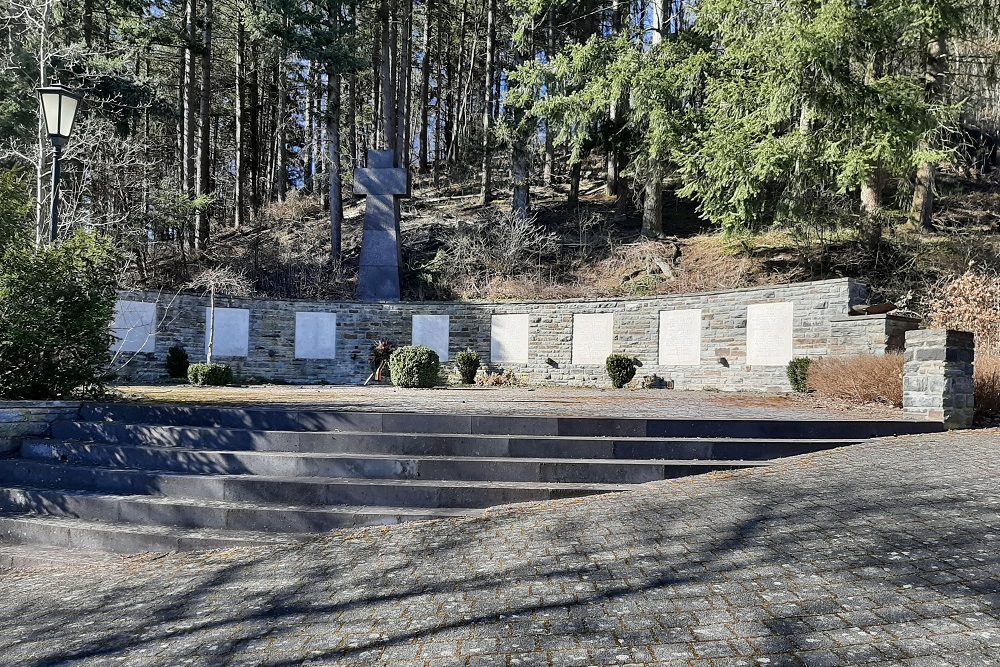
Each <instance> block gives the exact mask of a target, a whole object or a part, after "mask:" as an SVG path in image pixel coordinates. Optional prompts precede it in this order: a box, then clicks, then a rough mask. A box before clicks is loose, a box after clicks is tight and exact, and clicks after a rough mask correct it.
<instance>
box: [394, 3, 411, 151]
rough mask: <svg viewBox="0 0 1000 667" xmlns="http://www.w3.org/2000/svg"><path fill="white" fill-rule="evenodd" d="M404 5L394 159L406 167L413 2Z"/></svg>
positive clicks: (408, 135) (398, 70)
mask: <svg viewBox="0 0 1000 667" xmlns="http://www.w3.org/2000/svg"><path fill="white" fill-rule="evenodd" d="M402 2H403V3H404V8H403V15H402V21H401V23H400V35H399V52H398V54H397V55H398V57H397V58H396V59H395V61H394V62H395V63H396V68H397V69H396V159H397V160H398V161H399V165H400V166H402V167H406V166H408V164H409V161H410V70H411V67H410V60H411V57H412V54H411V51H412V49H411V46H412V40H413V0H402Z"/></svg>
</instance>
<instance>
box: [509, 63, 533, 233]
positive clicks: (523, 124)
mask: <svg viewBox="0 0 1000 667" xmlns="http://www.w3.org/2000/svg"><path fill="white" fill-rule="evenodd" d="M520 48H521V49H524V48H525V47H520ZM529 57H530V56H529V55H528V54H527V53H525V52H524V51H521V52H520V53H518V55H517V63H516V65H517V66H520V65H521V64H522V63H524V62H526V61H527V60H528V58H529ZM511 123H512V124H513V126H514V137H513V140H512V141H511V158H510V171H511V180H512V182H513V185H512V192H511V205H510V207H511V212H513V213H514V214H515V215H522V216H526V215H528V214H530V213H531V138H532V135H533V134H534V130H535V128H534V126H533V125H532V123H531V121H530V119H529V117H528V114H527V111H526V110H525V109H524V107H522V106H521V105H515V106H514V107H513V108H512V110H511Z"/></svg>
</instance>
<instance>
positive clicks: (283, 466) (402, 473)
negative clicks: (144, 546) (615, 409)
mask: <svg viewBox="0 0 1000 667" xmlns="http://www.w3.org/2000/svg"><path fill="white" fill-rule="evenodd" d="M21 456H22V457H23V458H25V459H31V460H38V461H47V462H59V463H68V464H71V465H78V466H80V465H82V466H98V467H110V468H119V467H121V468H140V469H144V470H165V471H171V472H182V473H200V474H206V473H207V474H223V475H273V476H279V477H352V478H360V479H441V480H446V479H459V480H481V481H490V480H492V481H504V482H521V481H524V482H582V483H590V482H596V483H608V484H641V483H644V482H652V481H657V480H662V479H669V478H675V477H684V476H687V475H696V474H699V473H705V472H712V471H715V470H734V469H739V468H748V467H753V466H761V465H769V463H768V462H766V461H729V460H714V461H699V460H655V459H654V460H634V459H618V460H611V459H551V458H525V457H516V458H515V457H487V456H410V457H401V456H399V455H394V454H350V453H346V454H345V453H300V452H258V451H223V450H206V449H200V450H199V449H183V448H180V447H144V446H134V445H124V446H123V445H116V444H108V443H94V442H70V441H58V440H29V441H27V442H25V443H24V444H23V445H22V446H21Z"/></svg>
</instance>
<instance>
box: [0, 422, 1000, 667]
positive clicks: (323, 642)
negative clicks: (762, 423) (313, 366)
mask: <svg viewBox="0 0 1000 667" xmlns="http://www.w3.org/2000/svg"><path fill="white" fill-rule="evenodd" d="M998 479H1000V430H988V431H966V432H961V433H952V434H935V435H923V436H910V437H903V438H891V439H884V440H877V441H872V442H870V443H867V444H863V445H856V446H852V447H845V448H842V449H838V450H833V451H829V452H823V453H818V454H811V455H807V456H803V457H798V458H791V459H785V460H783V461H781V462H779V463H778V464H776V465H775V466H772V467H770V468H767V469H752V470H745V471H739V472H727V473H714V474H710V475H705V476H701V477H694V478H686V479H680V480H675V481H667V482H656V483H651V484H648V485H645V486H643V487H640V488H638V489H637V490H635V491H628V492H625V493H621V494H614V495H608V496H600V497H595V498H589V499H582V500H572V501H559V502H551V503H537V504H530V505H519V506H508V507H503V508H498V509H495V510H492V511H490V512H488V514H487V515H486V516H485V517H484V518H476V519H446V520H442V521H435V522H427V523H422V524H411V525H403V526H398V527H392V528H384V529H365V530H360V531H353V532H342V533H335V534H331V535H330V536H328V537H324V538H321V539H318V540H316V541H315V542H311V543H307V544H305V545H304V546H298V547H292V548H284V547H283V548H271V549H246V550H232V551H216V552H205V553H200V554H199V553H195V554H171V555H166V556H163V557H160V558H154V557H151V556H144V557H138V558H133V559H130V560H128V561H126V562H125V564H123V565H112V566H91V567H88V568H85V569H76V570H68V571H64V572H55V573H52V572H46V573H23V572H22V573H16V572H15V573H7V574H4V575H0V599H2V600H3V601H4V606H3V610H4V613H3V615H2V617H0V664H3V665H18V666H20V667H30V666H38V665H49V664H74V665H75V664H88V665H113V664H125V665H129V666H141V665H171V666H176V665H301V664H309V665H313V664H316V665H319V664H324V665H326V664H345V665H423V666H425V667H444V666H449V667H450V666H456V667H457V666H464V667H481V666H490V667H492V666H494V665H496V666H504V667H509V666H527V665H532V666H534V665H538V666H559V665H654V664H656V665H687V666H709V665H711V666H717V667H723V666H734V665H767V666H768V667H775V666H777V665H808V666H810V667H819V666H830V665H859V664H865V665H868V664H874V665H880V666H885V665H907V666H913V667H915V666H918V665H927V666H934V667H947V666H950V665H983V666H995V665H997V664H998V663H1000V617H998V615H1000V607H998V605H1000V494H998V493H997V488H998V483H997V480H998Z"/></svg>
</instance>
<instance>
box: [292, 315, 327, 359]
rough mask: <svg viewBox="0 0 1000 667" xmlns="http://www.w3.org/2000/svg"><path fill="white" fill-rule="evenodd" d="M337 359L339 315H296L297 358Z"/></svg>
mask: <svg viewBox="0 0 1000 667" xmlns="http://www.w3.org/2000/svg"><path fill="white" fill-rule="evenodd" d="M336 357H337V314H336V313H312V312H301V313H295V358H296V359H335V358H336Z"/></svg>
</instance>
